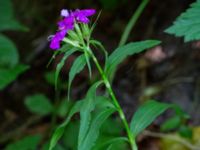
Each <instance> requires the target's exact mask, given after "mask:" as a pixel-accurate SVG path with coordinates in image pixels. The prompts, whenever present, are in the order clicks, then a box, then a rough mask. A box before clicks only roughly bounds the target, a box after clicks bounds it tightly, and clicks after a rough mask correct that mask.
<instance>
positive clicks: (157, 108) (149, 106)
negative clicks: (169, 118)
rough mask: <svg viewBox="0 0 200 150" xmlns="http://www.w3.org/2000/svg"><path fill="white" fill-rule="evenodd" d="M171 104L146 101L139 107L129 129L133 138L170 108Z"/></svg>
mask: <svg viewBox="0 0 200 150" xmlns="http://www.w3.org/2000/svg"><path fill="white" fill-rule="evenodd" d="M171 107H172V105H171V104H166V103H160V102H157V101H154V100H148V101H147V102H146V103H144V104H143V105H141V106H140V107H139V108H138V110H137V111H136V112H135V114H134V116H133V117H132V119H131V124H130V129H131V132H132V134H133V136H134V137H136V136H137V135H138V134H139V133H140V132H141V131H143V130H144V129H145V128H146V127H148V126H149V125H150V124H151V123H152V122H153V121H154V120H155V119H156V118H157V117H158V116H159V115H161V114H162V113H163V112H164V111H166V110H167V109H169V108H171Z"/></svg>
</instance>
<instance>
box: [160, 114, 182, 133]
mask: <svg viewBox="0 0 200 150" xmlns="http://www.w3.org/2000/svg"><path fill="white" fill-rule="evenodd" d="M180 124H181V118H180V116H174V117H172V118H170V119H168V120H166V121H165V122H164V123H163V124H162V125H161V131H170V130H173V129H176V128H178V127H179V126H180Z"/></svg>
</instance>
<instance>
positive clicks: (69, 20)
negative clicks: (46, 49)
mask: <svg viewBox="0 0 200 150" xmlns="http://www.w3.org/2000/svg"><path fill="white" fill-rule="evenodd" d="M95 13H96V11H95V10H94V9H84V10H78V9H77V10H75V11H70V12H69V11H68V10H66V9H63V10H61V16H62V17H63V19H62V20H61V21H59V22H58V32H56V34H55V35H53V36H52V39H51V43H50V48H51V49H54V50H57V49H59V48H60V42H61V41H62V40H63V38H64V37H65V36H66V34H67V32H68V31H69V30H73V29H74V24H75V22H79V23H84V24H87V23H89V19H88V17H89V16H92V15H94V14H95Z"/></svg>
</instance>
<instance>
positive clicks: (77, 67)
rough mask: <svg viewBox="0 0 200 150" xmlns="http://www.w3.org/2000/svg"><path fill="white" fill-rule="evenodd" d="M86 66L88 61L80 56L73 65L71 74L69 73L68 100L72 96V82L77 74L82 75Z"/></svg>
mask: <svg viewBox="0 0 200 150" xmlns="http://www.w3.org/2000/svg"><path fill="white" fill-rule="evenodd" d="M85 65H86V59H85V56H84V55H80V56H79V57H78V58H77V59H76V60H75V61H74V63H73V65H72V67H71V69H70V72H69V82H68V99H69V95H70V88H71V84H72V81H73V79H74V77H75V76H76V74H78V73H80V72H81V71H82V70H83V69H84V67H85Z"/></svg>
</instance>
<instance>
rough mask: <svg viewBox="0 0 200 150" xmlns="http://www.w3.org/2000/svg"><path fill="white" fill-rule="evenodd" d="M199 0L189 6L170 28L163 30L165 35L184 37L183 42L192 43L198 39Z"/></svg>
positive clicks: (199, 29)
mask: <svg viewBox="0 0 200 150" xmlns="http://www.w3.org/2000/svg"><path fill="white" fill-rule="evenodd" d="M199 26H200V0H197V1H196V2H195V3H193V4H191V6H190V8H188V9H187V10H186V11H185V12H184V13H182V14H181V15H180V16H179V17H178V18H177V19H176V20H175V21H174V23H173V25H172V26H170V27H169V28H168V29H166V30H165V32H166V33H169V34H174V35H175V36H177V37H181V36H183V37H184V41H185V42H188V41H193V40H199V39H200V28H199Z"/></svg>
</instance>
